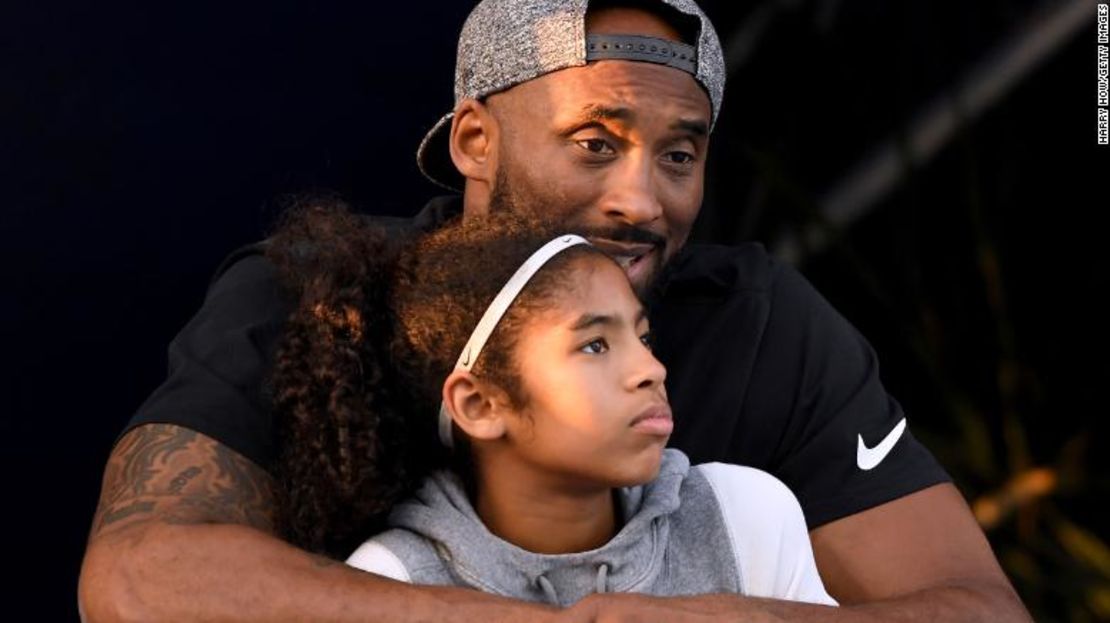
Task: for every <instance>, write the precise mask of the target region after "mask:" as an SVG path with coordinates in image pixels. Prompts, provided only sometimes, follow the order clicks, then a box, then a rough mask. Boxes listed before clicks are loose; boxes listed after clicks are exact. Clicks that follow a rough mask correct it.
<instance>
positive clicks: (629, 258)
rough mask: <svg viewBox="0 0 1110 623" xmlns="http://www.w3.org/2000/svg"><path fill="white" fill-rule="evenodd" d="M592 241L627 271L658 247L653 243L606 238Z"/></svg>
mask: <svg viewBox="0 0 1110 623" xmlns="http://www.w3.org/2000/svg"><path fill="white" fill-rule="evenodd" d="M590 242H592V243H593V245H594V246H595V247H597V248H599V249H601V250H602V251H604V252H605V253H606V254H607V255H609V257H611V258H613V259H614V260H616V262H617V264H620V267H621V268H622V269H624V271H625V272H626V273H628V272H630V271H631V270H632V269H633V268H634V267H636V266H638V265H639V264H641V263H642V262H643V261H644V259H645V258H646V257H647V256H649V255H651V253H652V252H653V251H655V249H656V247H655V245H651V244H628V243H621V242H614V241H612V240H604V239H598V240H591V241H590Z"/></svg>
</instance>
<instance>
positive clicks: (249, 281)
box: [79, 0, 1028, 621]
mask: <svg viewBox="0 0 1110 623" xmlns="http://www.w3.org/2000/svg"><path fill="white" fill-rule="evenodd" d="M586 8H587V7H586V2H585V1H584V0H578V1H574V0H532V1H530V2H529V1H525V0H486V1H485V2H483V3H482V4H481V5H479V7H478V8H476V9H475V11H474V13H472V14H471V17H470V18H469V19H468V21H467V24H466V26H465V27H464V30H463V33H462V35H461V36H460V45H459V60H458V66H457V73H456V106H455V109H454V111H453V114H452V115H450V116H449V117H446V118H445V119H444V120H443V121H441V123H440V124H438V125H437V126H436V128H434V129H433V131H432V132H431V133H430V135H429V138H428V139H426V141H425V143H424V144H423V145H422V146H421V150H420V154H419V157H420V163H421V167H422V169H423V170H424V171H425V172H426V173H427V174H429V176H430V177H432V178H433V179H435V180H437V181H439V182H440V183H443V184H444V185H447V186H456V187H461V188H462V190H463V195H462V198H461V201H460V200H459V199H440V200H436V201H433V202H432V203H431V204H429V205H428V207H427V208H425V210H424V211H423V212H422V213H421V214H420V215H419V216H417V218H416V219H415V221H414V222H413V223H412V226H415V227H419V228H431V227H435V226H436V224H437V223H439V222H441V221H442V220H444V219H445V218H447V217H448V216H450V215H451V214H454V213H457V212H458V211H459V210H460V209H461V211H462V213H463V214H464V217H473V216H478V215H481V214H483V213H485V212H487V211H488V210H489V209H490V206H491V205H493V204H497V203H499V202H503V203H504V204H505V205H512V206H530V205H534V206H560V207H559V208H558V209H560V210H564V211H565V214H560V215H559V216H560V217H564V218H566V219H567V220H568V221H569V222H573V223H575V224H576V225H583V226H588V227H595V228H596V227H600V228H603V230H604V231H608V232H612V233H611V234H607V235H605V236H601V237H599V238H598V239H597V240H594V242H595V244H597V245H599V246H601V247H602V248H604V249H606V250H607V251H609V252H611V253H612V254H613V255H615V256H616V257H617V258H618V259H620V260H621V262H622V264H623V265H624V266H625V267H626V270H627V272H628V274H629V277H630V278H631V279H632V281H633V283H634V284H635V285H636V286H637V288H638V289H639V290H641V291H642V292H647V291H648V290H649V286H650V284H651V283H652V280H653V278H654V277H656V276H657V275H658V274H659V273H660V269H661V266H662V265H663V263H664V262H665V261H671V263H672V266H673V271H670V272H671V273H672V275H671V277H670V278H669V279H668V280H667V281H666V283H665V284H663V287H662V288H661V290H660V294H659V298H658V301H657V303H656V305H655V306H654V307H653V310H652V316H653V317H652V322H653V327H654V328H655V330H656V332H657V337H658V340H659V343H658V352H659V356H660V358H661V359H662V360H663V361H664V363H666V364H667V366H668V368H669V370H670V375H669V378H668V391H669V394H670V395H671V398H672V404H673V405H674V408H675V413H676V414H678V418H677V428H676V431H675V434H674V438H673V440H674V444H675V445H676V446H678V447H679V448H681V449H683V450H685V451H686V452H687V453H688V454H689V455H690V456H691V459H692V460H694V461H709V460H720V461H728V462H734V463H746V464H750V465H753V466H755V467H760V468H763V469H766V470H768V471H771V472H772V473H774V474H775V475H777V476H778V477H779V478H781V479H782V480H784V481H785V482H786V483H787V484H788V485H790V486H791V487H792V488H793V489H794V490H795V492H796V494H797V495H798V497H799V499H800V500H801V501H802V504H803V508H804V510H805V512H806V516H807V520H808V522H809V524H810V528H811V539H812V542H813V547H814V551H815V554H816V558H817V562H818V566H819V568H820V571H821V573H822V576H823V578H824V580H825V582H826V585H827V587H828V589H829V592H830V593H831V594H832V595H833V596H834V597H835V598H836V599H837V600H838V601H840V603H841V604H842V606H843V607H842V608H839V609H837V608H826V607H821V606H814V605H805V604H793V603H786V602H778V601H771V600H757V599H750V598H745V597H742V596H737V595H708V596H690V597H682V598H656V597H647V596H642V595H597V596H592V597H590V598H587V599H585V600H583V601H582V602H580V603H579V604H578V605H576V606H575V607H573V608H571V609H569V610H566V611H563V612H558V611H555V610H552V609H549V608H547V607H544V606H539V605H536V604H526V603H519V602H514V601H510V600H507V599H503V598H499V597H496V596H493V595H487V594H483V593H480V592H477V591H471V590H463V589H457V588H442V587H416V586H409V585H405V584H400V583H397V582H392V581H390V580H386V579H384V578H379V577H376V576H373V575H370V574H365V573H361V572H358V571H356V570H354V569H351V568H348V567H345V566H343V565H341V564H338V563H336V562H334V561H333V560H331V559H328V558H324V557H321V556H318V555H313V554H309V553H307V552H304V551H301V550H298V549H296V548H294V547H292V546H290V545H288V544H287V543H285V542H283V541H282V540H281V539H280V538H278V537H277V536H275V531H274V527H273V523H272V521H273V515H272V511H273V508H274V504H273V497H272V496H273V495H274V491H273V480H272V478H271V476H270V475H269V473H268V471H267V470H269V469H272V467H273V466H272V461H273V460H274V448H273V441H272V428H271V422H270V419H269V415H268V411H267V407H266V398H265V390H264V378H265V375H266V372H267V368H268V365H269V358H270V356H271V355H272V349H273V346H274V344H275V342H276V340H277V338H278V336H279V335H280V331H281V325H282V321H283V319H284V314H285V312H286V311H287V310H288V302H287V301H283V300H282V298H281V295H280V293H279V291H278V288H277V285H276V282H275V276H274V272H273V267H272V266H271V265H270V264H268V263H267V261H266V260H265V259H264V258H263V257H262V256H261V255H259V254H258V253H257V252H256V251H255V252H251V251H249V250H248V251H247V252H244V253H240V254H237V255H235V256H233V257H232V259H231V261H229V262H228V263H225V268H224V269H223V270H221V272H220V275H219V277H218V279H217V280H216V281H215V282H214V283H213V285H212V287H211V289H210V291H209V294H208V297H207V299H206V302H205V304H204V306H203V307H202V309H201V310H200V312H199V313H198V314H197V316H196V317H195V318H194V319H193V320H192V321H191V322H190V323H189V324H188V325H187V326H186V327H185V329H184V330H183V331H182V333H181V334H180V335H178V337H177V338H176V339H175V340H174V342H173V343H172V344H171V347H170V356H171V363H172V370H171V374H170V378H169V379H168V380H167V381H166V383H165V384H164V385H163V386H162V387H161V388H159V389H158V390H157V391H156V392H155V393H154V394H153V395H152V396H151V398H150V399H149V400H148V401H147V403H146V404H145V405H144V406H143V408H142V409H140V411H139V413H138V414H137V415H136V417H135V418H134V419H133V420H132V422H131V424H130V426H129V429H128V430H127V432H126V433H125V435H123V436H122V437H121V439H120V440H119V442H118V443H117V445H116V447H115V448H114V450H113V452H112V455H111V457H110V459H109V463H108V466H107V469H106V473H105V477H104V487H103V492H102V497H101V503H100V507H99V509H98V511H97V515H96V517H95V518H94V525H93V528H92V534H91V537H90V541H89V547H88V551H87V553H86V556H85V561H84V565H83V568H82V574H81V583H80V589H79V595H80V603H81V607H82V613H83V616H84V617H85V618H86V620H88V621H114V620H139V621H158V620H170V621H184V620H212V621H225V620H226V621H233V620H235V621H271V620H314V621H347V620H352V621H354V620H358V621H364V620H396V621H409V620H412V621H416V620H421V621H423V620H436V621H452V620H459V621H468V620H476V619H481V620H487V621H497V620H524V619H528V620H531V621H543V620H568V621H573V620H601V621H619V620H641V621H643V620H647V621H656V620H658V621H711V620H712V621H716V620H721V619H730V620H753V621H754V620H758V621H764V620H797V621H825V620H828V621H880V620H881V621H890V620H906V621H917V620H921V621H925V620H928V621H987V620H989V621H1025V620H1028V615H1027V614H1026V613H1025V611H1024V609H1023V608H1022V606H1021V603H1020V601H1019V600H1018V599H1017V597H1016V595H1015V594H1014V592H1013V590H1012V588H1011V587H1010V585H1009V583H1008V581H1007V580H1006V578H1005V576H1004V575H1003V574H1002V572H1001V570H1000V569H999V567H998V565H997V563H996V562H995V560H994V557H993V555H992V553H991V551H990V548H989V546H988V545H987V542H986V540H985V538H984V537H983V534H982V533H981V532H980V530H979V529H978V527H977V525H976V524H975V522H974V520H973V518H972V517H971V515H970V513H969V512H968V509H967V507H966V505H965V503H964V501H963V500H962V498H961V497H960V495H959V493H958V492H957V491H956V490H955V489H954V487H952V485H951V484H949V483H948V482H947V477H946V476H945V475H944V473H943V471H942V470H940V469H939V467H937V466H936V464H935V462H934V461H933V460H932V458H931V457H930V456H929V455H928V453H927V452H926V451H925V450H924V449H923V448H922V447H921V446H920V445H918V444H917V442H916V441H915V440H914V439H913V437H912V436H911V435H910V434H909V432H908V431H906V424H905V419H904V415H903V414H902V411H901V408H900V407H899V406H898V405H897V403H896V402H894V401H893V400H892V399H891V398H889V397H888V396H887V394H886V393H885V391H884V390H883V388H882V386H881V383H880V382H879V379H878V372H877V363H876V362H875V358H874V353H873V352H872V350H871V349H870V347H869V346H868V345H867V344H866V342H865V341H863V340H862V338H860V337H859V336H858V335H857V334H856V333H855V331H854V330H853V329H852V328H851V327H850V325H848V324H847V323H846V322H845V321H844V320H843V319H842V318H840V316H839V315H837V314H836V313H835V312H834V311H833V310H832V309H831V308H829V306H828V305H827V303H825V302H824V301H823V300H822V299H820V297H819V296H818V295H817V294H816V293H815V292H813V291H812V288H810V287H809V286H808V284H806V283H805V281H804V280H803V279H802V278H801V277H800V276H799V275H798V274H797V273H795V272H793V271H791V270H790V269H788V268H787V267H784V266H782V265H781V264H779V263H777V262H775V261H774V260H773V259H771V258H769V257H767V256H766V254H765V253H764V252H763V251H762V250H761V249H760V248H759V247H758V246H756V245H742V246H739V247H736V248H719V247H716V248H710V247H698V248H694V247H691V248H688V249H685V250H683V251H682V252H681V253H680V249H682V247H683V245H684V243H685V241H686V237H687V235H688V233H689V231H690V228H691V226H692V224H693V221H694V219H695V217H696V216H697V213H698V211H699V209H700V205H701V199H702V188H703V176H704V170H705V165H704V163H705V158H706V150H707V148H708V142H709V134H710V131H711V129H712V126H713V123H714V121H715V120H716V115H717V113H718V112H719V110H720V103H721V97H722V93H723V82H724V68H723V59H722V54H721V50H720V45H719V43H718V41H717V38H716V35H715V34H714V33H713V31H712V27H711V26H710V24H709V22H708V21H707V20H706V19H705V18H704V16H703V15H702V14H701V12H700V10H699V9H698V8H697V7H696V6H695V5H694V4H693V2H692V1H691V0H667V1H666V2H665V3H664V2H662V1H660V0H651V1H649V0H644V1H642V2H613V1H611V0H610V1H608V2H602V1H600V0H598V1H595V2H591V3H590V6H589V11H588V12H587V11H586ZM740 96H747V94H743V95H740ZM441 142H446V145H441ZM447 156H449V158H450V160H446V157H447ZM552 209H554V208H552Z"/></svg>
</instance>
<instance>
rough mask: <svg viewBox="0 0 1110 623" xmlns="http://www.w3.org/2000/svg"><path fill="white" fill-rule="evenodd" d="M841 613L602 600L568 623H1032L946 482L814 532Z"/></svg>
mask: <svg viewBox="0 0 1110 623" xmlns="http://www.w3.org/2000/svg"><path fill="white" fill-rule="evenodd" d="M810 537H811V539H812V541H813V545H814V551H815V554H816V557H817V565H818V568H819V571H820V572H821V577H822V578H823V580H824V582H825V586H826V588H827V589H828V591H829V593H830V594H831V595H832V596H833V597H835V598H836V599H837V600H838V601H839V602H840V603H841V607H840V608H833V607H829V606H818V605H813V604H804V603H793V602H786V601H777V600H773V599H758V598H750V597H742V596H739V595H731V594H729V595H700V596H693V597H670V598H667V597H649V596H646V595H630V594H622V595H612V594H606V595H592V596H590V597H588V598H586V599H584V600H582V601H581V602H579V603H578V604H576V605H575V606H574V607H573V608H571V609H569V610H567V611H565V612H564V613H563V615H562V617H561V618H560V619H559V620H560V621H565V622H567V623H571V622H574V623H578V622H584V621H596V622H598V623H631V622H633V621H635V622H645V623H646V622H652V623H655V622H659V623H664V622H665V623H707V622H709V621H744V622H749V621H750V622H759V623H763V622H770V621H827V622H830V623H832V622H837V623H849V622H869V623H870V622H876V623H877V622H880V621H884V622H897V621H905V622H914V621H928V622H930V623H932V622H946V621H949V622H956V621H967V622H972V621H984V622H986V621H989V622H991V623H996V622H998V623H1001V622H1007V621H1014V622H1021V623H1025V622H1028V621H1031V619H1030V617H1029V614H1028V613H1027V612H1026V610H1025V608H1024V607H1023V606H1022V605H1021V601H1020V600H1019V599H1018V598H1017V595H1016V594H1015V593H1014V591H1013V588H1012V587H1011V586H1010V583H1009V581H1008V580H1007V579H1006V576H1005V575H1004V574H1003V573H1002V570H1001V569H1000V568H999V566H998V563H997V562H996V561H995V559H994V555H993V554H992V553H991V550H990V546H989V545H988V544H987V541H986V538H984V536H983V533H982V531H981V530H980V529H979V526H978V525H977V524H976V523H975V520H974V518H973V517H972V516H971V513H970V511H969V510H968V509H967V505H966V504H965V503H964V501H963V497H962V496H960V494H959V492H958V491H956V489H955V488H954V487H952V486H951V485H937V486H935V487H930V488H928V489H925V490H922V491H919V492H917V493H914V494H912V495H908V496H906V497H903V498H901V499H898V500H895V501H893V502H889V503H887V504H883V505H881V506H878V507H875V508H873V509H870V510H868V511H864V512H862V513H858V514H856V515H852V516H850V517H846V518H844V519H841V520H838V521H835V522H833V523H831V524H828V525H826V526H822V527H820V528H818V529H816V530H814V531H813V532H812V533H811V534H810Z"/></svg>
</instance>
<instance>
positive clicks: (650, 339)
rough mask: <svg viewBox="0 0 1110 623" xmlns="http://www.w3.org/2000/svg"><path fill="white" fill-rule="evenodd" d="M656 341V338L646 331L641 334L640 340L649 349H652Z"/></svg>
mask: <svg viewBox="0 0 1110 623" xmlns="http://www.w3.org/2000/svg"><path fill="white" fill-rule="evenodd" d="M654 341H655V338H654V336H653V335H652V334H650V333H645V334H643V335H641V336H640V342H641V343H643V345H644V346H646V347H647V349H648V350H652V347H653V343H654Z"/></svg>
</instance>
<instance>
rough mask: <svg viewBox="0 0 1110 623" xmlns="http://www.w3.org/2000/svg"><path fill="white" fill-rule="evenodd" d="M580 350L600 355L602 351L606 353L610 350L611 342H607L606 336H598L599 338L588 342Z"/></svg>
mask: <svg viewBox="0 0 1110 623" xmlns="http://www.w3.org/2000/svg"><path fill="white" fill-rule="evenodd" d="M579 350H581V351H582V352H584V353H589V354H591V355H600V354H601V353H604V352H606V351H608V350H609V342H606V341H605V338H598V339H596V340H594V341H592V342H590V343H589V344H586V345H585V346H583V347H582V348H580V349H579Z"/></svg>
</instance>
